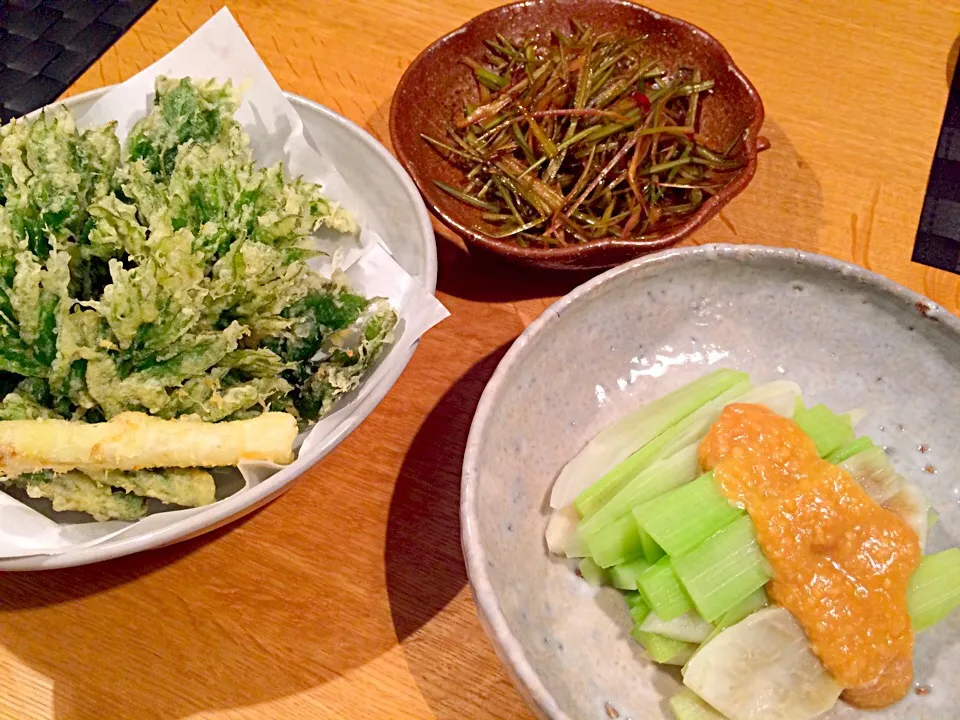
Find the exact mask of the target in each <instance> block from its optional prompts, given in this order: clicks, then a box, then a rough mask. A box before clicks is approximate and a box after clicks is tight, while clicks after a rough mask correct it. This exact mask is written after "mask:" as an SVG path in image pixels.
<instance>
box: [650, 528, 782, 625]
mask: <svg viewBox="0 0 960 720" xmlns="http://www.w3.org/2000/svg"><path fill="white" fill-rule="evenodd" d="M671 560H672V562H673V569H674V571H675V572H676V575H677V577H678V578H679V579H680V582H681V583H682V584H683V587H684V589H685V590H686V591H687V593H688V594H689V596H690V598H691V599H692V600H693V604H694V606H696V608H697V610H699V611H700V614H701V615H702V616H703V618H704V619H705V620H706V621H707V622H716V621H717V620H718V619H719V618H720V617H722V616H723V614H724V613H725V612H727V610H729V609H730V608H732V607H733V606H734V605H736V604H737V603H739V602H740V601H741V600H743V599H744V598H745V597H747V595H749V594H750V593H752V592H754V591H755V590H757V589H759V588H761V587H763V586H764V585H765V584H766V583H767V581H768V580H769V579H770V578H771V576H772V575H771V570H770V565H769V563H768V562H767V559H766V558H765V557H764V556H763V553H762V552H761V550H760V546H759V545H758V544H757V539H756V535H755V533H754V529H753V523H752V522H751V521H750V517H749V516H747V515H744V516H743V517H741V518H740V519H739V520H736V521H734V522H733V523H731V524H730V525H727V526H726V527H725V528H723V530H720V531H719V532H717V533H715V534H714V535H713V536H712V537H710V538H709V539H707V540H705V541H704V542H703V543H701V544H700V545H699V546H697V547H696V548H694V549H693V550H691V551H690V552H689V553H687V554H686V555H681V556H679V557H675V558H671ZM648 572H649V571H648ZM642 579H643V576H641V581H642ZM640 590H641V591H642V590H643V587H641V588H640ZM656 609H657V608H656V606H654V610H656ZM658 612H659V611H658Z"/></svg>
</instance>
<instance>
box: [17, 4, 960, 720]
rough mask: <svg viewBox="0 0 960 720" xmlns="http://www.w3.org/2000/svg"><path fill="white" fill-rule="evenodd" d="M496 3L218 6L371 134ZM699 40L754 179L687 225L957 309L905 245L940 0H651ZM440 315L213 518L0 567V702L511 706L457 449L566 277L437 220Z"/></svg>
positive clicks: (187, 26)
mask: <svg viewBox="0 0 960 720" xmlns="http://www.w3.org/2000/svg"><path fill="white" fill-rule="evenodd" d="M494 4H496V0H445V1H444V2H440V1H439V0H323V1H322V2H313V3H309V2H299V1H295V0H271V1H270V2H266V1H264V0H233V1H232V2H231V3H230V5H231V9H232V10H233V11H234V13H235V15H236V16H237V18H238V20H239V21H240V23H241V25H242V26H243V27H244V29H245V30H246V32H247V34H248V35H249V36H250V39H251V40H252V41H253V44H254V45H255V46H256V48H257V49H258V50H259V52H260V54H261V56H262V57H263V59H264V61H265V62H266V63H267V65H268V66H269V67H270V69H271V70H272V71H273V73H274V75H275V77H276V79H277V81H278V82H279V83H280V85H281V86H282V87H284V88H286V89H288V90H291V91H293V92H295V93H299V94H301V95H305V96H307V97H309V98H312V99H314V100H317V101H319V102H321V103H323V104H325V105H327V106H329V107H331V108H334V109H336V110H337V111H338V112H340V113H342V114H343V115H346V116H347V117H349V118H350V119H352V120H354V121H356V122H358V123H360V124H361V125H363V126H364V127H366V128H368V129H370V130H371V131H372V132H373V133H374V134H375V135H376V136H377V137H379V138H380V139H381V140H382V141H384V142H388V139H387V137H388V133H387V116H388V109H389V106H390V98H391V94H392V91H393V87H394V85H395V84H396V82H397V80H398V79H399V78H400V75H401V73H402V72H403V69H404V68H405V67H406V65H407V64H408V63H409V62H410V60H412V59H413V57H414V56H415V55H416V54H417V53H418V52H419V51H420V50H421V49H422V48H423V47H425V46H426V45H427V44H429V43H430V42H431V41H432V40H433V39H434V38H436V37H438V36H440V35H441V34H443V33H445V32H447V31H448V30H451V29H453V28H455V27H456V26H458V25H459V24H461V23H462V22H464V21H465V20H467V19H468V18H470V17H471V16H473V15H475V14H477V13H478V12H480V11H482V10H484V9H486V8H488V7H490V6H492V5H494ZM650 4H651V5H653V6H654V7H656V8H658V9H661V10H663V11H665V12H671V13H673V14H676V15H679V16H681V17H683V18H686V19H688V20H690V21H692V22H694V23H696V24H697V25H700V26H701V27H703V28H705V29H706V30H708V31H709V32H711V33H713V34H714V35H716V36H717V37H718V38H719V39H720V40H721V41H722V42H723V43H724V44H725V45H726V46H727V48H728V49H729V50H730V52H731V53H732V54H733V56H734V58H735V59H736V61H737V63H738V64H739V65H740V67H741V68H742V69H743V70H744V71H745V72H746V74H747V75H748V76H749V77H750V78H751V79H752V80H753V82H754V83H755V84H756V86H757V88H758V89H759V91H760V94H761V95H762V96H763V99H764V102H765V104H766V109H767V123H766V126H765V130H764V133H765V135H766V136H767V137H768V138H769V139H770V141H771V143H772V146H773V147H772V149H771V150H770V151H769V152H766V153H764V154H763V155H762V156H761V161H760V169H759V172H758V173H757V177H756V179H755V180H754V181H753V183H752V184H751V186H750V187H749V189H748V190H747V191H746V192H745V193H744V194H743V195H742V196H740V197H739V198H738V199H737V200H736V201H735V202H734V203H733V204H732V205H730V206H729V208H728V209H727V210H726V211H725V212H724V213H723V216H722V218H721V219H720V220H715V221H714V222H711V223H710V224H709V225H708V226H707V227H706V228H705V229H704V230H702V231H701V232H700V233H698V234H697V236H696V238H695V239H694V241H695V242H698V243H704V242H716V241H723V242H759V243H767V244H773V245H790V246H796V247H800V248H804V249H807V250H814V251H817V252H821V253H826V254H829V255H834V256H836V257H839V258H843V259H844V260H853V261H854V262H857V263H859V264H861V265H864V266H866V267H868V268H870V269H872V270H875V271H877V272H880V273H883V274H885V275H888V276H889V277H891V278H893V279H894V280H896V281H898V282H901V283H903V284H905V285H908V286H909V287H911V288H913V289H915V290H918V291H920V292H922V293H925V294H926V295H928V296H930V297H931V298H933V299H934V300H936V301H937V302H939V303H941V304H943V305H944V306H946V307H948V308H949V309H951V310H952V311H954V312H957V311H958V310H960V276H957V275H950V274H948V273H945V272H941V271H937V270H933V269H930V268H926V267H924V266H921V265H915V264H912V263H911V262H910V254H911V250H912V247H913V235H914V232H915V230H916V227H917V220H918V217H919V214H920V208H921V204H922V199H923V194H924V188H925V186H926V182H927V174H928V172H929V168H930V162H931V158H932V156H933V151H934V147H935V145H936V140H937V132H938V129H939V126H940V121H941V116H942V112H943V107H944V101H945V98H946V92H947V85H948V78H949V77H950V74H951V73H952V66H953V63H954V62H955V60H956V55H957V35H958V34H960V5H957V4H956V3H953V2H950V1H949V0H898V1H896V2H884V3H880V2H876V3H861V2H856V0H846V1H842V0H834V1H827V0H821V1H820V2H807V3H800V2H790V3H786V2H781V3H777V2H772V1H769V0H768V1H766V2H764V1H763V0H727V2H723V3H715V2H710V1H709V0H671V1H670V2H666V1H665V0H655V1H651V2H650ZM217 5H218V4H213V3H202V2H194V1H193V0H161V1H160V2H159V3H158V4H157V5H156V6H155V7H154V9H153V10H151V11H150V12H149V13H148V14H147V15H146V16H144V17H143V19H142V20H141V21H140V22H139V23H138V24H137V25H136V26H135V28H134V29H133V30H132V31H131V32H130V33H129V34H128V35H126V36H125V37H124V38H123V39H122V40H121V41H120V42H119V43H117V45H116V46H115V47H114V48H113V49H112V50H110V51H109V52H108V53H107V54H106V55H105V56H104V57H103V59H102V60H100V61H99V62H98V63H97V64H96V65H95V66H94V67H93V68H91V69H90V71H89V72H87V73H86V75H84V76H83V77H82V78H81V79H80V80H79V81H78V82H77V83H76V85H75V87H74V88H73V89H72V92H79V91H82V90H89V89H91V88H95V87H98V86H100V85H104V84H109V83H115V82H119V81H121V80H124V79H126V78H128V77H130V76H131V75H133V74H134V73H135V72H137V71H138V70H140V69H142V68H144V67H146V66H147V65H148V64H150V63H151V62H153V61H154V60H156V59H158V58H159V57H161V56H162V55H163V54H165V53H166V52H168V51H169V50H171V49H172V48H173V47H174V46H175V45H177V44H178V43H180V42H181V41H182V40H183V39H185V38H186V37H187V35H188V34H189V33H190V32H191V31H193V30H195V29H196V28H197V27H199V26H200V24H201V23H202V22H203V21H204V20H206V19H207V18H208V17H210V16H211V15H212V14H213V12H214V11H215V10H216V9H217ZM438 245H439V252H440V278H439V295H440V297H441V299H442V300H443V302H444V303H445V304H446V305H447V307H448V308H449V309H450V310H451V312H452V313H453V316H452V318H450V319H449V320H447V321H445V322H444V323H443V324H442V325H441V326H440V327H438V328H437V329H435V330H433V331H432V332H431V333H430V334H429V335H427V337H426V338H425V340H424V341H423V344H422V345H421V347H420V350H419V351H418V352H417V354H416V356H415V357H414V359H413V361H412V362H411V364H410V367H409V368H408V370H407V371H406V373H405V374H404V375H403V377H402V378H401V379H400V382H399V383H398V384H397V385H396V387H395V388H394V389H393V391H392V392H391V393H390V395H389V396H388V397H387V398H386V400H384V402H383V403H382V404H381V405H380V407H379V408H378V409H377V410H376V411H375V412H374V413H373V414H372V415H371V416H370V418H369V419H368V420H367V421H366V422H365V423H364V424H363V425H362V426H361V427H360V428H359V429H358V430H357V431H356V432H354V433H353V434H352V435H351V436H350V437H349V438H348V439H347V440H346V441H345V442H344V443H343V444H342V445H341V446H340V447H339V448H338V449H337V450H336V451H335V452H334V453H332V454H331V455H330V456H328V457H327V458H326V459H325V460H324V461H323V462H321V463H320V464H319V465H317V466H316V467H314V468H313V470H312V471H310V472H309V473H307V475H306V476H305V477H303V478H302V479H301V480H300V481H299V482H298V483H297V484H296V486H295V487H294V488H293V489H292V490H291V491H290V492H289V493H288V494H287V495H285V496H284V497H283V498H281V499H280V500H278V501H276V502H274V503H273V504H271V505H269V506H268V507H266V508H265V509H263V510H261V511H260V512H257V513H256V514H254V515H253V516H252V517H249V518H247V519H245V520H243V521H241V522H238V523H236V524H234V525H233V526H231V527H229V528H227V529H224V530H220V531H217V532H214V533H212V534H210V535H207V536H205V537H203V538H200V539H197V540H194V541H191V542H187V543H184V544H182V545H179V546H175V547H171V548H167V549H164V550H159V551H154V552H149V553H144V554H142V555H137V556H134V557H129V558H124V559H121V560H116V561H113V562H108V563H105V564H102V565H98V566H93V567H86V568H79V569H75V570H66V571H55V572H47V573H39V574H25V575H18V574H6V575H4V576H3V577H2V578H0V717H4V718H17V719H22V718H58V719H59V720H79V719H81V718H97V719H98V720H102V719H107V718H133V719H137V720H140V719H146V720H149V719H152V718H180V717H185V716H190V717H198V718H199V717H203V718H273V717H277V718H288V719H296V718H326V717H345V718H379V717H398V718H399V717H402V718H444V719H450V720H453V719H457V720H459V719H461V718H484V717H489V718H528V717H529V713H528V712H527V710H526V709H525V708H524V706H523V703H522V702H521V700H520V698H519V697H518V695H517V694H516V692H515V691H514V690H513V688H512V686H511V685H510V683H509V681H508V680H507V678H506V677H505V675H504V673H503V672H502V670H501V669H500V666H499V664H498V662H497V659H496V657H495V656H494V654H493V651H492V650H491V648H490V645H489V644H488V643H487V641H486V638H485V637H484V635H483V632H482V631H481V629H480V626H479V625H478V623H477V620H476V617H475V614H474V607H473V603H472V600H471V597H470V592H469V589H468V587H467V578H466V574H465V571H464V567H463V558H462V555H461V550H460V539H459V523H458V502H459V494H460V467H461V456H462V453H463V449H464V445H465V442H466V437H467V431H468V428H469V424H470V419H471V415H472V414H473V411H474V408H475V406H476V404H477V401H478V398H479V396H480V393H481V391H482V389H483V386H484V383H485V382H486V381H487V379H488V378H489V377H490V375H491V373H492V372H493V370H494V368H495V366H496V364H497V362H498V360H499V359H500V357H501V356H502V355H503V353H504V352H505V350H506V348H507V347H508V346H509V345H510V343H511V341H512V340H513V339H514V338H515V337H516V336H517V335H518V334H519V333H520V332H521V331H522V330H523V328H524V327H525V326H526V325H527V324H528V323H529V322H530V321H531V320H532V319H533V318H534V317H536V316H537V315H538V314H539V313H540V312H541V311H542V310H543V309H544V308H545V307H546V306H547V305H548V304H549V303H550V302H551V300H552V299H553V298H555V297H556V296H558V295H561V294H563V293H564V292H566V291H568V290H570V289H571V288H573V287H574V286H575V285H577V284H579V283H580V282H582V281H583V280H584V279H585V277H584V276H582V275H579V276H573V275H545V276H537V275H531V274H530V273H528V272H524V271H520V270H516V269H513V268H507V267H503V266H501V265H495V264H490V263H481V262H477V261H473V260H471V259H470V258H469V257H468V256H467V254H466V253H465V252H464V251H463V250H462V248H461V247H460V246H459V245H458V244H456V243H455V242H451V241H450V240H449V238H444V237H441V238H438Z"/></svg>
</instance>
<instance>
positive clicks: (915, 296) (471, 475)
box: [460, 243, 960, 720]
mask: <svg viewBox="0 0 960 720" xmlns="http://www.w3.org/2000/svg"><path fill="white" fill-rule="evenodd" d="M704 258H706V259H710V260H717V259H735V260H736V259H739V260H746V261H753V260H760V261H763V260H767V261H770V260H772V261H778V262H780V263H783V264H788V263H790V264H797V265H807V266H809V267H813V268H817V269H821V270H826V271H828V272H832V273H836V274H839V275H840V276H842V277H844V278H851V279H853V280H854V281H856V282H858V283H860V284H862V285H865V286H872V287H874V288H876V289H878V290H880V291H882V292H885V293H887V294H888V295H891V296H893V297H894V298H895V299H897V300H899V301H901V302H903V303H904V304H906V305H912V306H913V307H914V308H915V309H916V311H917V312H918V313H920V314H922V315H923V316H925V317H926V318H927V319H929V320H930V321H936V322H940V323H942V324H943V325H945V326H946V327H948V328H949V329H950V330H951V331H953V332H954V333H956V334H957V336H958V337H960V316H957V315H954V314H953V313H951V312H950V311H948V310H946V309H945V308H943V307H942V306H941V305H939V304H937V303H935V302H934V301H933V300H931V299H929V298H927V297H925V296H923V295H921V294H920V293H917V292H914V291H913V290H910V289H909V288H907V287H905V286H903V285H901V284H899V283H896V282H894V281H893V280H890V279H889V278H887V277H884V276H883V275H880V274H878V273H875V272H872V271H870V270H867V269H865V268H863V267H860V266H859V265H855V264H853V263H849V262H846V261H844V260H838V259H836V258H833V257H830V256H827V255H820V254H818V253H812V252H807V251H805V250H797V249H793V248H784V247H773V246H767V245H746V244H744V245H740V244H731V243H713V244H704V245H698V246H692V247H682V248H670V249H667V250H663V251H661V252H658V253H654V254H650V255H645V256H643V257H639V258H636V259H635V260H631V261H630V262H627V263H624V264H623V265H620V266H618V267H615V268H612V269H611V270H608V271H606V272H604V273H602V274H600V275H597V276H596V277H594V278H592V279H590V280H588V281H587V282H585V283H583V284H582V285H580V286H578V287H577V288H575V289H574V290H572V291H571V292H570V293H568V294H567V295H565V296H564V297H562V298H560V299H559V300H557V301H556V302H554V303H553V304H552V305H551V306H550V307H549V308H547V309H546V310H545V311H544V312H543V313H542V314H541V315H540V316H539V317H538V318H537V319H536V320H534V321H533V322H532V323H531V324H530V325H529V326H527V328H526V329H525V330H524V331H523V333H521V334H520V336H519V337H518V338H517V339H516V340H515V341H514V343H513V345H512V346H511V347H510V349H509V350H508V351H507V353H506V355H504V357H503V359H502V360H501V361H500V364H499V365H498V366H497V369H496V370H495V371H494V373H493V375H492V376H491V378H490V380H489V381H488V382H487V385H486V387H485V388H484V391H483V394H482V395H481V396H480V402H479V404H478V405H477V410H476V412H475V414H474V417H473V421H472V422H471V425H470V433H469V435H468V437H467V445H466V449H465V451H464V457H463V471H462V475H461V488H460V541H461V545H462V548H463V556H464V561H465V564H466V568H467V579H468V581H469V583H470V589H471V592H472V594H473V599H474V604H475V605H476V608H477V614H478V616H479V617H480V621H481V625H482V626H483V628H484V630H485V631H486V633H487V636H488V638H489V640H490V643H491V644H492V645H493V648H494V650H495V651H496V653H497V656H498V657H499V658H500V660H501V662H502V663H503V665H504V666H505V667H506V669H507V671H508V673H509V674H510V675H511V677H512V678H513V679H514V682H515V683H516V684H517V685H518V687H519V689H520V691H521V693H522V694H523V695H524V696H525V697H526V698H527V699H528V701H529V702H530V703H531V705H532V706H533V708H534V710H535V711H536V712H538V713H539V714H540V715H541V716H542V717H546V718H550V720H573V719H572V718H571V717H570V716H569V715H568V714H567V713H566V712H565V711H564V710H563V709H562V708H561V707H560V706H559V704H558V703H557V701H556V699H555V698H554V697H553V695H552V694H551V693H550V692H549V691H548V690H547V688H546V686H545V685H544V684H543V682H542V681H541V680H540V677H539V676H538V675H537V673H536V671H535V670H534V669H533V666H532V665H531V663H530V661H529V659H528V656H527V652H526V650H525V648H524V646H523V645H522V644H521V642H520V641H519V640H518V639H517V637H516V636H515V635H514V634H513V633H512V632H511V631H510V627H509V625H508V623H507V620H506V617H505V615H504V613H503V610H502V609H501V607H500V602H499V600H498V598H497V595H496V591H495V590H494V588H493V583H492V582H491V580H490V576H489V573H488V567H487V560H486V552H485V550H484V548H483V545H482V542H481V538H480V532H479V518H478V516H477V510H478V505H477V493H478V477H479V475H478V473H479V463H478V461H479V453H480V446H481V443H482V441H483V439H484V434H485V432H486V428H487V426H488V424H489V420H490V416H491V415H492V414H493V412H494V410H495V406H496V403H497V401H498V398H499V395H500V393H501V392H503V391H505V390H507V389H508V388H509V386H510V377H511V374H512V373H513V371H514V369H515V368H516V367H517V366H518V365H519V364H520V363H521V362H522V361H523V360H524V358H525V357H526V355H527V353H528V350H529V348H530V347H531V346H532V345H533V344H534V343H535V342H536V341H537V340H538V339H539V337H540V336H541V335H544V334H546V333H548V332H549V331H550V330H551V329H552V327H553V326H554V325H555V324H556V323H557V322H559V321H560V319H561V317H562V316H563V314H564V312H565V311H566V310H567V309H568V308H569V307H570V306H571V305H573V304H574V303H577V302H578V301H580V300H581V298H584V297H586V296H588V295H590V294H592V293H593V292H595V291H596V290H598V289H599V288H600V287H602V286H604V285H606V284H608V283H609V282H611V281H613V280H614V279H616V278H618V277H620V276H621V275H624V274H628V273H632V272H634V271H638V270H639V269H640V268H651V267H657V266H664V267H665V268H667V269H669V267H670V266H671V265H674V264H677V263H684V262H689V261H691V260H697V259H704ZM546 557H547V551H546V549H544V558H545V559H546Z"/></svg>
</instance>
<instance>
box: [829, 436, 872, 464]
mask: <svg viewBox="0 0 960 720" xmlns="http://www.w3.org/2000/svg"><path fill="white" fill-rule="evenodd" d="M873 446H874V445H873V440H871V439H870V438H868V437H867V436H866V435H864V436H863V437H858V438H857V439H856V440H853V441H851V442H848V443H847V444H846V445H844V446H842V447H840V448H839V449H837V450H834V451H833V452H832V453H830V454H829V455H827V457H826V458H824V459H825V460H826V461H827V462H828V463H830V464H831V465H839V464H840V463H842V462H843V461H844V460H849V459H850V458H852V457H853V456H854V455H858V454H860V453H862V452H863V451H864V450H869V449H870V448H872V447H873Z"/></svg>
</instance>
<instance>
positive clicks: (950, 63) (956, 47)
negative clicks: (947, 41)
mask: <svg viewBox="0 0 960 720" xmlns="http://www.w3.org/2000/svg"><path fill="white" fill-rule="evenodd" d="M958 55H960V36H957V39H956V40H954V41H953V45H951V46H950V52H949V53H947V87H950V86H951V85H952V84H953V76H954V74H956V72H957V56H958Z"/></svg>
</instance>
